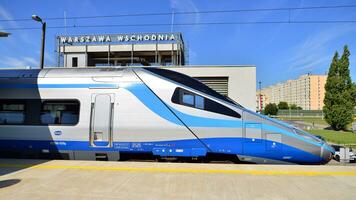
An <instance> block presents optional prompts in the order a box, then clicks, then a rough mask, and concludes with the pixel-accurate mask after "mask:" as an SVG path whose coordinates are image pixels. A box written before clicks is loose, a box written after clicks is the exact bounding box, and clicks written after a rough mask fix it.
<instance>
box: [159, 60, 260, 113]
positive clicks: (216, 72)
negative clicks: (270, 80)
mask: <svg viewBox="0 0 356 200" xmlns="http://www.w3.org/2000/svg"><path fill="white" fill-rule="evenodd" d="M164 68H165V69H170V70H174V71H177V72H181V73H184V74H186V75H189V76H192V77H228V79H229V82H228V88H229V89H228V93H229V97H230V98H231V99H233V100H234V101H236V102H238V103H240V104H241V105H242V106H244V107H246V108H248V109H250V110H252V111H255V110H256V67H255V66H184V67H164Z"/></svg>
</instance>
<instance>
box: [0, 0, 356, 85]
mask: <svg viewBox="0 0 356 200" xmlns="http://www.w3.org/2000/svg"><path fill="white" fill-rule="evenodd" d="M337 5H356V2H355V1H352V0H304V1H303V0H290V1H287V0H250V1H244V0H220V1H211V0H196V1H194V0H154V1H153V0H151V1H145V0H120V1H116V0H82V1H79V0H78V1H74V0H52V1H47V0H36V1H35V0H27V1H25V0H23V1H20V0H0V31H1V30H3V31H6V32H10V33H11V35H10V36H9V37H8V38H0V68H9V67H10V68H18V67H24V66H31V67H34V68H35V67H37V66H38V63H39V58H40V43H41V30H39V29H38V30H9V28H10V29H13V28H21V27H38V28H40V27H41V24H39V23H36V22H35V21H33V20H28V21H6V22H5V21H1V20H2V19H5V20H9V19H23V18H28V19H30V18H31V15H33V14H36V15H38V16H40V17H41V18H43V19H46V18H53V17H59V18H63V17H64V15H66V16H67V17H80V16H97V15H117V14H132V13H162V12H164V13H167V12H168V13H170V12H200V11H210V10H234V9H264V8H286V7H288V8H289V7H310V6H337ZM289 19H290V20H291V21H308V20H309V21H318V20H319V21H320V20H323V21H325V20H330V21H332V20H356V8H355V7H353V8H339V9H335V8H333V9H311V10H292V11H290V12H289V11H285V10H283V11H258V12H256V11H251V12H238V13H210V14H204V13H198V14H189V15H174V19H173V22H174V23H177V24H179V23H205V22H263V21H285V20H289ZM171 22H172V16H171V15H164V16H135V17H116V18H96V19H75V20H73V19H67V20H66V21H65V20H63V19H59V20H48V21H47V26H49V27H50V26H52V27H53V26H64V25H65V24H66V25H67V26H75V25H77V26H80V25H103V24H105V25H108V24H145V23H150V24H154V23H168V24H169V23H171ZM174 23H173V24H174ZM172 30H173V31H174V32H181V33H182V34H183V38H184V41H185V43H186V44H187V48H188V49H189V50H188V52H189V54H188V59H189V64H190V65H255V66H256V75H257V77H256V82H259V81H261V82H262V87H266V86H269V85H271V84H275V83H278V82H282V81H285V80H288V79H295V78H297V77H298V76H300V75H302V74H306V73H312V74H325V73H326V72H327V70H328V68H329V66H330V62H331V59H332V57H333V55H334V53H335V52H336V51H338V52H339V53H340V54H341V53H342V51H343V46H344V45H348V47H349V50H350V52H351V56H350V70H351V77H352V80H353V82H355V81H356V23H327V24H316V23H312V24H306V23H299V24H289V23H276V24H256V23H255V24H232V25H231V24H230V25H209V26H208V25H205V26H199V25H193V26H178V25H176V26H173V27H172V26H140V27H132V26H131V27H118V26H116V27H105V28H98V27H94V28H66V29H65V28H56V29H47V35H46V52H45V66H56V63H57V61H56V53H55V36H56V35H63V34H96V33H101V34H104V33H145V32H170V31H172Z"/></svg>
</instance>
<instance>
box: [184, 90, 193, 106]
mask: <svg viewBox="0 0 356 200" xmlns="http://www.w3.org/2000/svg"><path fill="white" fill-rule="evenodd" d="M182 102H183V103H184V104H187V105H190V106H194V95H193V94H191V93H188V92H184V91H183V92H182Z"/></svg>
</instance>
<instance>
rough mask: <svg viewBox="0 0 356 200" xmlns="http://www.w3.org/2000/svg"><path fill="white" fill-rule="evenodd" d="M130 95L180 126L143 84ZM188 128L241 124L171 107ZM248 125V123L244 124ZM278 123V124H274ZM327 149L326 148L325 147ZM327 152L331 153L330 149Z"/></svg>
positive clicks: (273, 129)
mask: <svg viewBox="0 0 356 200" xmlns="http://www.w3.org/2000/svg"><path fill="white" fill-rule="evenodd" d="M126 89H127V90H129V91H130V92H131V93H132V94H134V95H135V96H136V97H137V98H138V99H139V100H140V101H141V102H142V103H143V104H144V105H145V106H146V107H147V108H149V109H150V110H152V111H153V112H154V113H156V114H157V115H158V116H160V117H162V118H164V119H166V120H167V121H169V122H171V123H175V124H178V125H181V122H179V121H178V120H177V119H176V117H175V116H174V115H173V114H172V113H171V112H170V111H169V110H168V109H167V108H166V106H164V105H163V103H162V102H161V101H160V100H159V99H158V98H157V97H156V96H155V95H154V94H153V93H152V92H151V91H150V90H149V89H148V87H147V86H146V85H144V84H133V85H130V86H128V87H127V88H126ZM169 108H170V109H171V110H172V111H173V112H174V113H175V114H176V115H177V116H178V117H179V118H180V119H181V120H182V121H183V122H184V123H185V124H186V125H187V126H188V127H223V128H242V126H243V123H242V121H241V120H240V119H235V120H228V119H214V118H207V117H200V116H194V115H189V114H186V113H183V112H180V111H178V110H176V109H174V108H173V107H169ZM245 123H249V122H245ZM275 123H278V122H275ZM262 129H263V130H265V131H268V132H275V133H281V134H284V135H288V136H289V137H294V138H297V139H299V140H302V141H304V142H307V143H309V144H313V145H316V146H319V147H321V146H322V145H323V144H322V143H318V142H315V141H312V140H309V139H307V138H304V137H300V136H298V135H296V134H295V133H291V132H289V131H286V130H284V129H281V128H278V127H276V126H271V125H268V124H262ZM326 148H327V147H326ZM329 151H331V152H332V150H331V149H329Z"/></svg>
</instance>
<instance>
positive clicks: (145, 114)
mask: <svg viewBox="0 0 356 200" xmlns="http://www.w3.org/2000/svg"><path fill="white" fill-rule="evenodd" d="M0 152H1V153H2V155H10V154H21V155H22V154H25V155H26V154H31V155H32V154H34V155H36V154H38V155H45V154H48V155H52V154H53V155H57V154H60V155H65V156H66V157H67V158H69V159H85V160H95V159H99V158H105V159H107V160H120V158H121V155H127V154H135V155H152V156H154V157H158V158H163V159H164V158H171V159H172V158H193V159H198V158H209V157H215V158H216V157H224V156H226V157H229V158H231V157H233V158H236V159H237V160H239V161H245V162H251V163H296V164H324V163H327V162H328V161H329V160H330V159H331V157H332V154H333V153H334V149H333V148H332V147H330V146H329V145H328V144H326V143H325V142H323V141H321V140H319V139H318V138H316V137H314V136H313V135H311V134H309V133H307V132H305V131H303V130H300V129H298V128H295V127H293V126H291V125H288V124H285V123H282V122H280V121H277V120H274V119H270V118H268V117H267V116H264V115H261V114H258V113H255V112H252V111H249V110H247V109H245V108H244V107H242V106H241V105H239V104H238V103H236V102H234V101H232V100H231V99H229V98H227V97H225V96H222V95H221V94H219V93H217V92H216V91H214V90H212V89H210V88H209V87H208V86H206V85H204V84H202V83H201V82H199V81H198V80H196V79H194V78H191V77H189V76H186V75H183V74H180V73H178V72H174V71H171V70H164V69H160V68H155V67H147V68H139V67H137V68H136V67H127V68H125V67H124V68H71V69H64V68H48V69H43V70H1V71H0Z"/></svg>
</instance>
